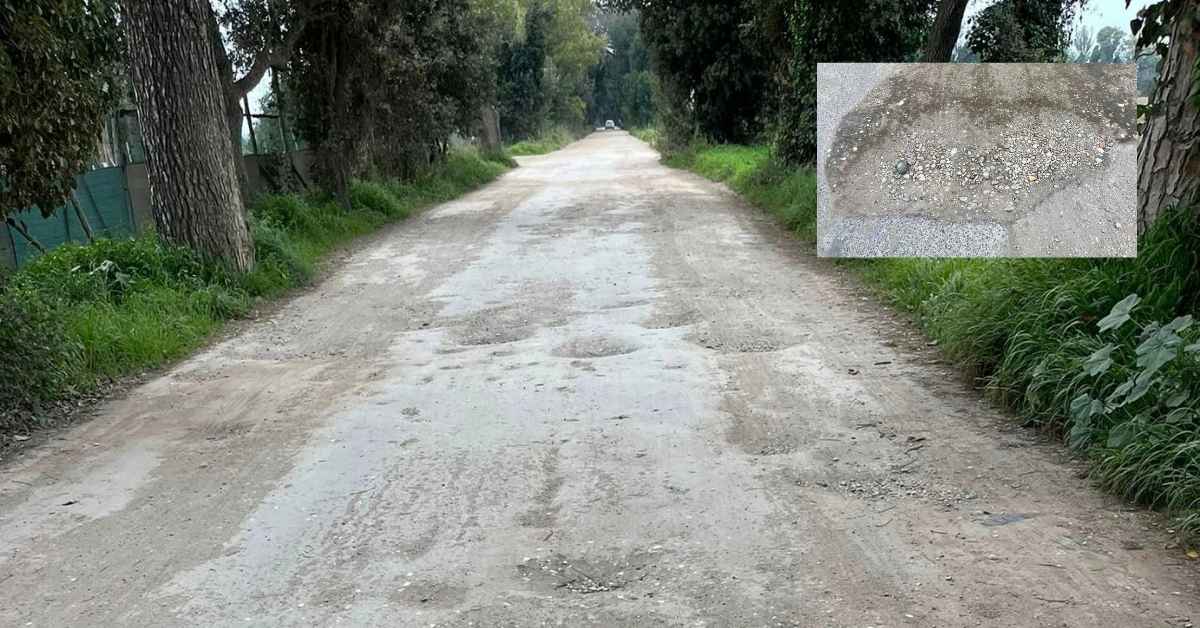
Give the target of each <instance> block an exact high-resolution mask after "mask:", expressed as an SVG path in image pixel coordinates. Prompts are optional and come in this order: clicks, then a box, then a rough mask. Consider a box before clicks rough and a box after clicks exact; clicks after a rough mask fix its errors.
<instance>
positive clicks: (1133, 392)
mask: <svg viewBox="0 0 1200 628" xmlns="http://www.w3.org/2000/svg"><path fill="white" fill-rule="evenodd" d="M1139 300H1140V299H1139V297H1138V295H1136V294H1132V295H1129V296H1128V297H1126V298H1125V299H1122V300H1121V301H1120V302H1118V303H1117V304H1116V305H1115V306H1113V309H1112V311H1111V312H1109V314H1108V316H1105V317H1104V318H1103V319H1101V320H1100V322H1099V331H1100V332H1101V333H1106V332H1108V333H1111V334H1112V335H1119V334H1120V332H1121V331H1122V329H1123V328H1126V327H1128V325H1127V324H1128V323H1130V321H1132V320H1133V310H1134V308H1135V307H1136V306H1137V304H1138V302H1139ZM1192 323H1193V319H1192V316H1191V315H1190V314H1188V315H1185V316H1180V317H1177V318H1175V319H1174V320H1172V321H1171V322H1169V323H1166V324H1165V325H1162V324H1159V323H1156V322H1150V323H1147V324H1145V325H1143V326H1141V331H1140V333H1138V334H1137V336H1136V339H1137V341H1138V342H1137V344H1136V346H1134V345H1133V343H1129V342H1119V341H1118V342H1111V343H1109V344H1106V345H1104V346H1103V347H1101V348H1099V349H1097V350H1096V351H1094V352H1093V353H1092V354H1091V355H1089V356H1088V358H1087V359H1086V360H1085V361H1084V364H1083V370H1084V372H1085V373H1086V374H1087V376H1088V377H1090V378H1096V379H1097V380H1099V381H1103V376H1105V375H1108V374H1110V373H1119V379H1120V380H1122V381H1120V383H1119V384H1117V385H1116V386H1115V387H1111V389H1108V388H1110V387H1106V386H1097V387H1096V388H1094V389H1093V390H1091V391H1085V392H1082V393H1080V394H1079V395H1078V396H1077V397H1075V398H1074V399H1072V400H1071V423H1072V424H1071V432H1070V443H1071V445H1072V446H1073V447H1075V448H1076V449H1084V448H1087V447H1088V446H1090V445H1092V444H1093V443H1094V439H1095V434H1097V433H1105V432H1106V433H1107V441H1106V442H1105V443H1104V446H1105V447H1108V448H1112V449H1120V448H1122V447H1125V446H1127V445H1129V444H1130V443H1131V442H1132V441H1133V440H1134V439H1135V438H1136V436H1137V434H1138V433H1139V432H1140V431H1141V430H1143V429H1144V428H1145V427H1146V426H1147V424H1148V422H1149V421H1150V418H1151V417H1154V418H1155V420H1159V421H1164V422H1167V423H1173V422H1179V421H1182V420H1189V419H1194V418H1195V412H1194V410H1193V409H1191V408H1189V407H1188V406H1186V405H1185V404H1187V402H1188V401H1190V400H1191V399H1192V397H1193V394H1194V393H1195V392H1196V391H1194V390H1192V388H1193V387H1194V386H1195V384H1196V383H1195V382H1187V381H1185V380H1184V379H1183V377H1182V373H1181V372H1180V371H1178V370H1174V369H1172V368H1171V367H1172V366H1173V365H1174V364H1175V363H1177V362H1178V363H1180V364H1182V363H1183V362H1185V361H1186V360H1187V359H1188V356H1189V354H1196V353H1200V342H1197V343H1192V344H1185V343H1184V338H1183V336H1181V335H1180V334H1183V333H1185V332H1187V330H1188V329H1190V328H1191V326H1192ZM1193 366H1194V365H1193Z"/></svg>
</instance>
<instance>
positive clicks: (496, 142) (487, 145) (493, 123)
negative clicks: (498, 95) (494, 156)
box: [479, 105, 503, 154]
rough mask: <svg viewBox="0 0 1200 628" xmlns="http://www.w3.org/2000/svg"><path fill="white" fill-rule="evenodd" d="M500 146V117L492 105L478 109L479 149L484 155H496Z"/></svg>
mask: <svg viewBox="0 0 1200 628" xmlns="http://www.w3.org/2000/svg"><path fill="white" fill-rule="evenodd" d="M502 148H503V147H502V146H501V145H500V115H499V114H497V113H496V108H495V107H493V106H492V105H481V106H480V107H479V149H480V150H481V151H483V153H484V154H491V153H498V152H500V150H501V149H502Z"/></svg>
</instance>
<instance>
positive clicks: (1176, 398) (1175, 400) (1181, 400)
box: [1163, 390, 1191, 408]
mask: <svg viewBox="0 0 1200 628" xmlns="http://www.w3.org/2000/svg"><path fill="white" fill-rule="evenodd" d="M1190 396H1191V393H1190V392H1188V391H1187V390H1180V391H1178V392H1176V393H1175V394H1173V395H1171V396H1170V397H1167V400H1166V401H1164V402H1163V404H1165V405H1166V406H1167V407H1168V408H1178V407H1179V406H1182V405H1183V404H1185V403H1187V400H1188V397H1190Z"/></svg>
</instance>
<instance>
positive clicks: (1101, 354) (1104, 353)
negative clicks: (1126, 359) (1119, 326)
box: [1083, 345, 1116, 377]
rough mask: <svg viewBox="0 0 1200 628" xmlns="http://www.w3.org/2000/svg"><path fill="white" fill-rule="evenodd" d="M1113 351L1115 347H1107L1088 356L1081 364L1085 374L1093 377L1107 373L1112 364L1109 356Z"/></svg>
mask: <svg viewBox="0 0 1200 628" xmlns="http://www.w3.org/2000/svg"><path fill="white" fill-rule="evenodd" d="M1114 349H1116V347H1115V346H1113V345H1108V346H1107V347H1104V348H1103V349H1100V350H1099V351H1097V352H1095V353H1093V354H1092V355H1091V356H1089V357H1088V359H1087V362H1084V364H1083V368H1084V370H1085V371H1087V374H1088V375H1091V376H1092V377H1095V376H1097V375H1099V374H1101V373H1103V372H1105V371H1107V370H1108V369H1109V367H1111V366H1112V363H1113V361H1112V357H1111V356H1112V352H1113V350H1114Z"/></svg>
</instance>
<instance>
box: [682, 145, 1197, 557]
mask: <svg viewBox="0 0 1200 628" xmlns="http://www.w3.org/2000/svg"><path fill="white" fill-rule="evenodd" d="M664 162H665V163H667V164H668V165H671V166H674V167H677V168H686V169H689V170H692V171H695V172H697V173H699V174H701V175H703V176H705V177H708V178H710V179H713V180H716V181H723V182H726V183H728V184H729V185H730V187H731V188H733V189H734V190H736V191H738V192H739V193H741V194H742V195H744V196H745V197H746V198H747V199H749V200H750V201H751V202H753V203H754V204H756V205H759V206H762V207H766V208H768V209H770V210H771V211H772V212H773V213H775V214H777V215H780V216H781V217H782V218H783V222H784V223H785V224H786V225H787V226H788V227H789V228H791V229H793V230H795V231H796V232H797V233H798V234H800V235H801V236H803V237H805V238H806V239H812V238H813V236H814V233H813V231H814V222H815V198H816V181H815V177H814V175H813V172H812V171H811V170H801V171H799V172H791V173H788V172H782V173H781V172H779V171H778V168H777V166H775V165H774V164H772V162H771V160H770V159H769V154H768V152H767V150H766V149H765V148H762V147H745V146H704V145H700V146H694V147H692V148H690V149H687V150H685V151H682V152H680V153H678V154H674V155H669V156H667V157H666V158H665V159H664ZM797 199H799V200H797ZM1138 250H1139V255H1138V257H1137V258H1136V259H1083V260H1080V259H995V260H984V259H917V258H898V259H879V260H849V261H843V262H841V263H842V264H845V265H847V266H849V267H851V268H854V269H855V270H856V271H857V272H858V273H860V274H861V275H862V277H863V278H864V279H865V280H866V281H867V283H868V284H869V285H871V286H872V287H873V288H875V289H876V290H877V291H878V293H879V294H880V295H881V297H882V298H884V299H886V300H887V301H888V302H890V303H891V304H892V305H894V306H895V307H897V308H898V309H900V310H903V311H905V312H908V313H910V314H911V315H912V316H913V317H914V319H915V320H916V322H917V323H918V324H919V325H920V326H921V328H922V329H923V330H924V332H925V333H926V335H927V336H929V337H930V338H931V339H933V340H936V341H937V343H938V346H939V347H940V348H941V350H942V351H943V352H944V353H945V355H946V356H947V357H948V358H950V359H951V360H953V361H954V362H955V363H956V364H957V366H958V368H959V369H960V370H962V371H963V372H964V373H966V374H968V375H970V376H973V377H975V378H977V381H978V383H979V385H980V386H981V387H983V388H984V390H985V391H986V392H987V393H988V395H989V396H990V397H992V398H993V399H995V400H997V401H998V402H999V403H1001V404H1003V405H1004V406H1006V407H1008V408H1009V409H1011V410H1012V411H1013V412H1014V413H1015V414H1016V416H1017V417H1018V418H1019V419H1020V420H1022V421H1023V422H1025V423H1026V424H1028V425H1030V426H1035V427H1038V428H1040V429H1043V430H1045V431H1047V432H1048V433H1050V434H1052V435H1054V436H1056V437H1059V438H1062V439H1063V440H1064V441H1065V443H1066V444H1067V445H1068V446H1069V447H1070V448H1071V449H1072V450H1073V451H1075V452H1076V453H1078V454H1079V455H1081V456H1083V457H1085V458H1086V459H1087V460H1088V461H1089V462H1090V463H1091V465H1092V477H1093V478H1094V479H1095V480H1096V481H1097V482H1098V483H1099V484H1100V485H1101V486H1102V487H1104V488H1106V489H1107V490H1110V491H1112V492H1114V493H1116V494H1119V495H1122V496H1124V497H1126V498H1128V499H1129V500H1131V501H1133V502H1135V503H1138V504H1141V505H1144V506H1147V507H1150V508H1155V509H1161V510H1164V511H1166V512H1167V513H1169V514H1170V515H1172V516H1174V517H1175V518H1176V519H1177V524H1178V530H1179V531H1180V532H1181V534H1182V535H1183V536H1185V537H1187V538H1188V539H1189V540H1192V541H1196V540H1200V342H1198V340H1200V325H1197V324H1195V323H1193V322H1192V317H1195V316H1200V216H1198V214H1197V212H1196V211H1194V210H1189V209H1177V210H1172V211H1170V212H1168V213H1167V214H1166V215H1165V216H1163V217H1162V218H1160V219H1159V220H1158V221H1157V222H1156V223H1155V225H1154V226H1153V227H1152V228H1151V229H1150V230H1149V232H1148V233H1146V234H1145V235H1144V236H1143V237H1142V238H1141V240H1140V242H1139V249H1138ZM1131 295H1137V297H1136V299H1134V298H1132V297H1131ZM1130 303H1135V305H1133V307H1131V308H1129V311H1128V312H1126V313H1122V309H1123V308H1124V307H1125V306H1126V305H1129V304H1130ZM1114 308H1116V310H1117V311H1116V312H1114ZM1113 315H1118V317H1117V319H1115V320H1121V317H1123V316H1128V317H1129V318H1128V320H1126V321H1124V322H1122V323H1121V324H1120V325H1118V326H1117V327H1115V328H1112V329H1104V330H1102V329H1101V322H1102V321H1103V322H1105V323H1106V325H1107V324H1111V323H1112V322H1113V321H1114V318H1113V317H1112V316H1113Z"/></svg>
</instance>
